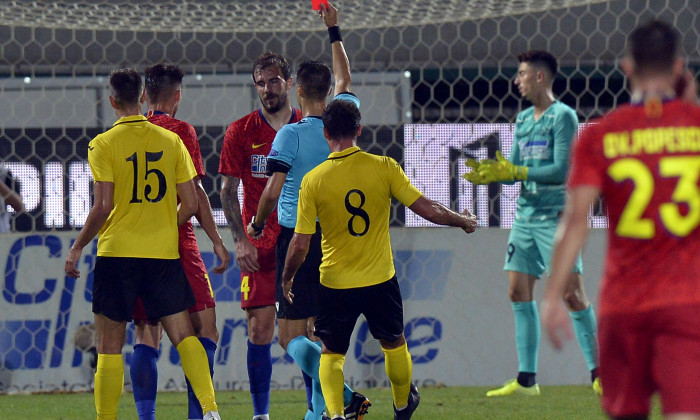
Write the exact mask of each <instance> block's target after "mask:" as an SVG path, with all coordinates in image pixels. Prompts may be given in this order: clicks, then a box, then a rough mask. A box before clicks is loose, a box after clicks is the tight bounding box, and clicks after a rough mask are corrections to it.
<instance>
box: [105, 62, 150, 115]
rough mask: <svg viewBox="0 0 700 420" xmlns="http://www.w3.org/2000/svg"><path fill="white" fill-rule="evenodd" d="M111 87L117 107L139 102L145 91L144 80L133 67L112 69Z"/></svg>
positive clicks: (110, 75) (110, 76) (110, 74)
mask: <svg viewBox="0 0 700 420" xmlns="http://www.w3.org/2000/svg"><path fill="white" fill-rule="evenodd" d="M109 88H110V91H111V95H112V97H113V98H114V101H115V102H116V103H117V107H119V108H124V107H126V106H129V105H135V104H138V103H139V101H140V99H141V94H142V93H143V80H141V75H140V74H139V72H137V71H136V70H134V69H132V68H123V69H118V70H112V71H111V72H110V73H109Z"/></svg>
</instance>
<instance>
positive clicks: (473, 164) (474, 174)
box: [462, 158, 495, 185]
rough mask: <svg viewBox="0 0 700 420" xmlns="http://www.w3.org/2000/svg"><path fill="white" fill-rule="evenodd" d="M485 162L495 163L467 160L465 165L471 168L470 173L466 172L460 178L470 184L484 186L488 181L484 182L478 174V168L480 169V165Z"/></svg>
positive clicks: (485, 160)
mask: <svg viewBox="0 0 700 420" xmlns="http://www.w3.org/2000/svg"><path fill="white" fill-rule="evenodd" d="M487 161H490V162H495V161H493V160H490V159H484V160H482V161H481V162H477V161H476V160H474V159H471V158H469V159H467V162H466V165H467V166H468V167H470V168H472V171H471V172H467V173H464V174H462V178H464V179H466V180H467V181H469V182H471V183H472V184H474V185H485V184H488V183H489V182H490V181H486V180H485V179H484V178H483V177H482V176H481V175H480V174H479V168H480V167H481V163H486V162H487Z"/></svg>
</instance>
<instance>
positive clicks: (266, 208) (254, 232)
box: [247, 172, 287, 239]
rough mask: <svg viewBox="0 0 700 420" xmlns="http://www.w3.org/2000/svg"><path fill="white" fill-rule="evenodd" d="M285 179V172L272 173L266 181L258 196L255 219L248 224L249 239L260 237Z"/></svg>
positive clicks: (275, 204)
mask: <svg viewBox="0 0 700 420" xmlns="http://www.w3.org/2000/svg"><path fill="white" fill-rule="evenodd" d="M286 179H287V173H286V172H273V173H272V175H271V176H270V177H269V178H268V179H267V184H265V189H264V190H263V192H262V195H261V196H260V201H259V202H258V209H257V211H256V213H255V219H253V220H252V221H251V222H250V223H248V227H247V229H248V235H250V236H251V237H253V238H256V239H257V238H259V237H261V236H262V234H263V228H264V227H265V221H266V220H267V218H268V217H270V215H271V214H272V212H273V211H274V210H275V207H276V206H277V200H279V198H280V194H281V193H282V186H283V185H284V181H285V180H286Z"/></svg>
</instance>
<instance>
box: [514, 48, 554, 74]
mask: <svg viewBox="0 0 700 420" xmlns="http://www.w3.org/2000/svg"><path fill="white" fill-rule="evenodd" d="M518 62H519V63H528V64H531V65H532V66H535V67H540V68H545V69H547V71H548V72H549V76H550V77H551V79H552V80H554V77H555V76H556V75H557V68H558V67H559V65H558V64H557V59H556V58H554V56H553V55H552V54H550V53H548V52H547V51H543V50H530V51H525V52H524V53H520V54H518Z"/></svg>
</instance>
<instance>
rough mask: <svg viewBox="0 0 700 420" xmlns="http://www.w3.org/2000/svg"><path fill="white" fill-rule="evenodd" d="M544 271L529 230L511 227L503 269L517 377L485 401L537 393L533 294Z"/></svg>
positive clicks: (537, 329)
mask: <svg viewBox="0 0 700 420" xmlns="http://www.w3.org/2000/svg"><path fill="white" fill-rule="evenodd" d="M544 268H545V267H544V263H543V262H542V258H541V256H540V254H539V251H538V250H537V246H536V244H535V241H534V239H533V237H532V234H531V232H530V229H529V228H524V227H522V226H518V225H516V224H514V225H513V229H512V230H511V232H510V236H509V238H508V247H507V248H506V255H505V264H504V266H503V269H504V270H506V272H507V273H508V295H509V298H510V301H511V308H512V310H513V317H514V321H515V348H516V353H517V356H518V376H517V378H516V379H513V380H509V381H507V382H506V383H505V384H504V386H503V387H501V388H498V389H495V390H492V391H489V392H487V393H486V396H487V397H500V396H506V395H511V394H514V393H522V394H525V395H539V393H540V391H539V386H538V385H537V381H536V374H537V357H538V352H539V345H540V334H541V333H540V320H539V313H538V311H537V304H536V303H535V301H534V296H533V290H534V287H535V281H536V280H537V278H538V277H539V276H540V275H541V274H542V272H543V271H544Z"/></svg>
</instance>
